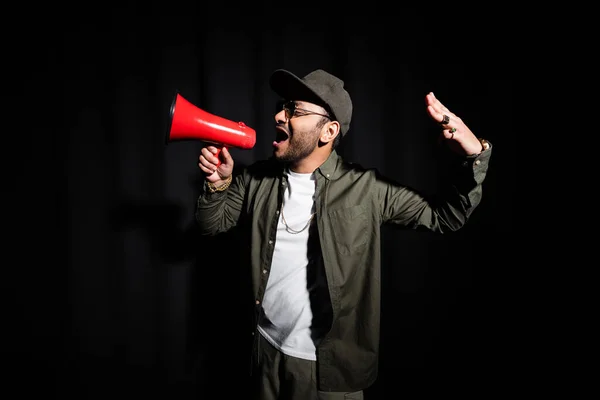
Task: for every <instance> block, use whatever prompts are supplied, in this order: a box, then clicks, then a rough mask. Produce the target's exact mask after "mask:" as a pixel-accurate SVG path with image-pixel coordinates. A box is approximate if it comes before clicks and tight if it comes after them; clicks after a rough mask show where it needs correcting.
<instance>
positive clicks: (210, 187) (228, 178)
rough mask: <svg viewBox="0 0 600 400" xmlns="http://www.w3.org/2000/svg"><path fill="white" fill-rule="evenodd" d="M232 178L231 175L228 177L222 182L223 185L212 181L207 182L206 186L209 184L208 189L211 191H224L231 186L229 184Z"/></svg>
mask: <svg viewBox="0 0 600 400" xmlns="http://www.w3.org/2000/svg"><path fill="white" fill-rule="evenodd" d="M231 180H232V176H231V175H229V176H228V177H227V178H226V179H225V183H224V184H222V185H221V186H215V184H214V183H212V182H208V181H207V182H206V186H208V191H209V192H211V193H215V192H222V191H223V190H225V189H227V188H228V187H229V185H230V184H231Z"/></svg>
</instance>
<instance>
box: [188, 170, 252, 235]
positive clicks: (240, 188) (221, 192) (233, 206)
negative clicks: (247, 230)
mask: <svg viewBox="0 0 600 400" xmlns="http://www.w3.org/2000/svg"><path fill="white" fill-rule="evenodd" d="M227 182H228V180H227V179H226V180H224V182H223V183H221V184H220V185H216V184H214V185H211V184H210V183H209V182H207V181H205V183H204V186H203V188H202V193H201V194H200V196H198V200H197V202H196V215H195V216H196V222H197V223H198V226H199V227H200V232H201V233H202V234H203V235H216V234H218V233H222V232H226V231H228V230H229V229H231V228H233V227H234V226H235V225H236V224H237V221H238V218H239V216H240V213H241V210H242V204H243V198H244V192H245V190H244V184H243V176H242V175H240V176H236V177H234V178H232V179H231V181H230V183H227Z"/></svg>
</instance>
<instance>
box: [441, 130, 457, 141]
mask: <svg viewBox="0 0 600 400" xmlns="http://www.w3.org/2000/svg"><path fill="white" fill-rule="evenodd" d="M442 134H443V135H444V139H446V140H452V139H454V135H455V134H456V128H450V129H444V130H443V131H442Z"/></svg>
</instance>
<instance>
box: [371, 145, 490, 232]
mask: <svg viewBox="0 0 600 400" xmlns="http://www.w3.org/2000/svg"><path fill="white" fill-rule="evenodd" d="M491 153H492V145H491V143H490V147H489V148H488V149H487V150H485V151H483V152H481V153H480V154H478V155H476V156H467V157H456V156H450V157H448V160H445V161H446V163H445V164H444V167H445V174H444V179H443V184H442V187H441V189H440V191H439V193H437V194H436V195H435V196H425V195H423V194H422V193H419V192H418V191H416V190H413V189H411V188H407V187H403V186H400V185H394V184H390V183H385V185H382V186H380V188H381V189H382V190H381V191H380V192H379V193H380V196H381V198H380V201H381V203H380V204H383V208H382V220H383V221H384V222H389V223H392V224H398V225H404V226H407V227H409V228H412V229H427V230H431V231H434V232H440V233H445V232H448V231H456V230H458V229H460V228H461V227H462V226H464V224H465V223H466V222H467V220H468V219H469V217H470V215H471V214H472V213H473V211H474V210H475V208H476V207H477V206H478V205H479V203H480V201H481V197H482V193H483V192H482V183H483V181H484V179H485V177H486V174H487V170H488V166H489V160H490V157H491Z"/></svg>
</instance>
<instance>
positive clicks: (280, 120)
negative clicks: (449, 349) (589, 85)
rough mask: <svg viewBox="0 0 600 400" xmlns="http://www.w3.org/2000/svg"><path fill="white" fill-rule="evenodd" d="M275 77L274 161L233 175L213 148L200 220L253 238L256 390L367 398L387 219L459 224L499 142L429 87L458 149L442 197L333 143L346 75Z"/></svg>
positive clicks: (341, 123)
mask: <svg viewBox="0 0 600 400" xmlns="http://www.w3.org/2000/svg"><path fill="white" fill-rule="evenodd" d="M270 85H271V88H272V89H273V90H274V91H275V92H276V93H277V94H278V95H279V96H281V98H282V99H283V100H284V101H283V103H282V105H281V106H280V107H279V108H278V109H277V113H276V114H275V117H274V119H275V131H276V135H275V140H274V142H273V157H271V158H270V159H268V160H264V161H259V162H256V163H254V164H253V165H250V166H248V167H247V168H245V169H244V170H243V171H241V172H240V173H239V174H238V173H236V176H235V177H234V176H233V166H234V161H233V159H232V157H231V153H229V152H228V151H227V149H226V148H223V149H222V151H221V153H220V154H219V157H220V159H218V158H217V157H216V156H215V154H217V148H216V147H214V146H210V145H209V146H207V147H205V148H203V149H202V151H201V155H200V156H199V164H198V165H199V167H200V169H201V170H202V171H203V172H204V174H205V184H204V190H203V192H202V194H201V195H200V196H199V198H198V202H197V209H196V219H197V222H198V224H199V226H200V229H201V231H202V233H203V234H207V235H216V234H218V233H221V232H225V231H228V230H229V229H231V228H233V227H237V228H239V229H240V231H241V232H242V233H244V234H245V235H246V236H244V237H245V239H246V240H247V245H242V246H240V249H239V251H247V256H248V260H249V263H250V267H251V275H252V293H253V296H254V297H253V298H252V299H248V301H252V302H253V307H254V317H255V318H254V325H253V327H252V330H253V331H252V334H253V335H254V348H253V366H254V372H253V375H254V376H255V377H256V378H257V379H258V391H259V397H258V398H260V399H261V400H262V399H264V400H270V399H301V400H307V399H362V398H363V394H364V393H363V390H364V389H366V388H367V387H369V386H370V385H371V384H373V382H374V381H375V379H376V375H377V363H378V349H379V323H380V306H379V302H380V289H381V287H380V258H381V254H380V246H381V243H380V240H381V237H380V226H381V225H382V224H384V223H390V224H396V225H400V226H404V227H408V228H411V229H422V228H425V229H428V230H430V231H433V232H438V233H447V232H452V231H456V230H457V229H459V228H461V227H462V226H463V225H464V224H465V223H466V221H467V220H468V218H469V216H470V215H471V213H472V212H473V210H474V209H475V207H477V205H478V204H479V201H480V199H481V193H482V187H481V185H482V182H483V180H484V178H485V175H486V171H487V168H488V162H489V159H490V155H491V145H490V144H489V143H488V142H487V141H485V140H482V139H479V138H477V137H476V136H475V135H474V134H473V132H471V130H470V129H469V128H468V127H467V126H466V125H465V124H464V123H463V122H462V120H461V119H460V118H459V117H457V116H456V115H455V114H453V113H452V112H451V111H449V110H448V108H446V107H445V106H444V105H443V104H442V103H441V102H440V101H439V100H437V99H436V98H435V96H434V95H433V93H429V94H427V95H426V97H425V100H426V104H427V111H428V113H429V115H430V116H431V118H432V119H433V120H434V121H436V122H437V123H439V124H440V127H441V135H442V137H443V139H445V142H446V144H447V145H448V148H449V149H450V150H451V151H453V152H454V153H456V155H457V156H456V157H454V158H449V159H450V160H454V162H455V164H453V165H450V166H449V168H450V171H452V174H450V175H451V180H450V181H449V182H448V190H444V191H443V194H442V193H440V196H439V197H438V198H437V199H435V201H433V199H428V198H426V197H425V196H423V195H422V194H420V193H417V192H415V191H414V190H411V189H410V188H408V187H404V186H401V185H399V184H396V183H392V182H391V181H389V180H387V179H385V178H384V177H382V176H380V175H379V174H378V172H377V171H375V170H373V169H364V168H362V167H360V166H357V165H354V164H349V163H346V162H344V161H343V160H342V158H341V157H340V156H339V154H338V153H337V152H336V150H335V148H336V146H337V145H338V143H339V140H340V139H341V138H343V137H344V136H345V135H346V134H347V133H348V130H349V127H350V121H351V117H352V101H351V98H350V95H349V94H348V92H347V91H346V89H345V88H344V82H343V81H342V80H340V79H338V78H337V77H335V76H333V75H331V74H329V73H327V72H325V71H323V70H316V71H313V72H311V73H309V74H308V75H306V76H305V77H304V78H302V79H301V78H299V77H297V76H295V75H294V74H292V73H291V72H288V71H286V70H281V69H280V70H276V71H275V72H274V73H273V74H272V76H271V78H270ZM219 161H221V164H220V165H218V162H219ZM217 165H218V166H217ZM235 251H238V249H236V250H235Z"/></svg>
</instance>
